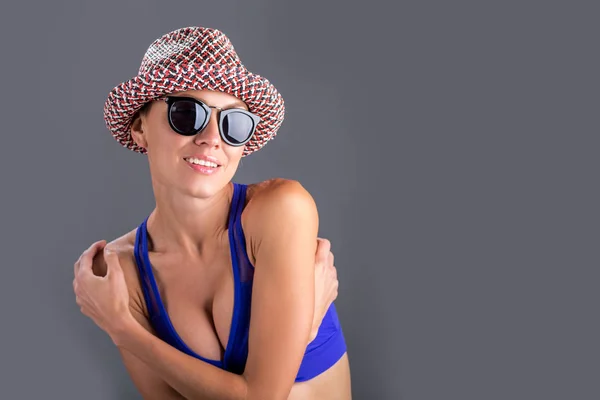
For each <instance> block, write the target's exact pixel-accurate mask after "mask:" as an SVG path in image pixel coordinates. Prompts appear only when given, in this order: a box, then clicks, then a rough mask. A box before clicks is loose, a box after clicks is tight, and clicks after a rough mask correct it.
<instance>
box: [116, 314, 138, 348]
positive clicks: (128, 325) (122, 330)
mask: <svg viewBox="0 0 600 400" xmlns="http://www.w3.org/2000/svg"><path fill="white" fill-rule="evenodd" d="M137 326H140V324H139V322H137V321H136V320H135V318H133V316H132V315H131V314H128V315H127V316H126V317H125V318H123V319H122V320H121V321H120V322H119V323H118V324H116V325H115V326H114V327H113V328H112V331H111V333H110V335H109V336H110V338H111V339H112V341H113V343H114V344H115V346H117V347H125V346H126V344H127V343H128V340H129V337H130V336H131V334H132V333H133V332H134V331H135V329H136V327H137Z"/></svg>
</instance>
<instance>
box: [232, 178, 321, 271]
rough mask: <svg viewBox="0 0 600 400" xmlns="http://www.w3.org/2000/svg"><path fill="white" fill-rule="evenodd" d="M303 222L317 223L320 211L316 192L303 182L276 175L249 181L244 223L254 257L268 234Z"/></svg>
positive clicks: (243, 217) (243, 214) (252, 257)
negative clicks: (312, 191)
mask: <svg viewBox="0 0 600 400" xmlns="http://www.w3.org/2000/svg"><path fill="white" fill-rule="evenodd" d="M304 223H306V224H317V225H318V212H317V206H316V203H315V200H314V198H313V196H312V195H311V194H310V193H309V191H308V190H307V189H306V188H305V187H304V186H303V185H302V184H301V183H300V182H298V181H296V180H291V179H283V178H275V179H269V180H266V181H263V182H258V183H253V184H249V185H248V190H247V196H246V206H245V208H244V211H243V212H242V226H243V229H244V233H245V234H246V242H247V244H248V245H249V249H250V252H249V253H251V254H249V256H251V261H254V256H253V255H254V254H256V250H257V247H258V246H259V245H260V241H261V240H262V239H263V238H264V237H265V235H267V236H268V235H269V234H273V233H274V232H276V231H279V230H281V229H282V227H283V226H284V225H287V226H289V225H290V224H294V225H295V224H304Z"/></svg>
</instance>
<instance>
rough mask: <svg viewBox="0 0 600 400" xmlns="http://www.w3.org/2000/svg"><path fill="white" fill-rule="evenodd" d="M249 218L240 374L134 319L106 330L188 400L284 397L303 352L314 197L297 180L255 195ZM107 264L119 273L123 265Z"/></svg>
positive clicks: (309, 313) (309, 314) (310, 303)
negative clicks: (247, 314) (248, 293)
mask: <svg viewBox="0 0 600 400" xmlns="http://www.w3.org/2000/svg"><path fill="white" fill-rule="evenodd" d="M245 213H246V214H245V218H246V220H245V221H246V226H245V228H244V229H245V232H246V234H247V235H248V237H249V238H250V242H251V249H252V250H251V251H252V253H253V255H254V258H255V272H254V283H253V297H252V309H251V322H250V333H249V343H248V360H247V363H246V369H245V372H244V374H243V375H236V374H233V373H230V372H227V371H224V370H221V369H220V368H217V367H214V366H212V365H210V364H208V363H205V362H203V361H201V360H198V359H196V358H194V357H191V356H188V355H187V354H185V353H182V352H180V351H179V350H177V349H175V348H173V347H171V346H170V345H169V344H167V343H165V342H163V341H162V340H160V339H159V338H157V337H155V336H154V335H152V334H150V333H149V332H148V331H147V330H145V329H144V328H143V327H141V326H140V325H139V323H137V321H135V320H134V319H133V318H127V319H126V321H127V322H126V323H119V324H116V327H114V328H112V329H111V330H110V332H109V330H107V332H108V333H109V334H110V335H111V337H112V339H113V342H114V343H115V344H116V345H117V346H118V347H120V348H123V349H125V350H127V351H129V352H131V353H133V354H134V355H135V356H136V357H138V358H139V359H141V360H142V361H144V362H145V363H146V364H147V365H148V366H150V367H151V368H152V369H153V370H154V371H155V372H156V373H157V374H159V375H160V376H161V377H162V378H163V379H164V380H165V381H166V382H167V383H168V384H169V385H170V386H172V387H173V388H174V389H175V390H177V391H178V392H179V393H181V394H182V395H183V396H185V397H186V398H188V399H215V400H225V399H232V400H256V399H260V400H269V399H273V400H284V399H287V397H288V396H289V393H290V390H291V388H292V386H293V384H294V381H295V377H296V374H297V373H298V369H299V367H300V363H301V361H302V357H303V355H304V352H305V350H306V346H307V343H308V340H309V335H310V330H311V326H312V320H313V312H314V254H315V252H316V248H317V240H316V239H317V233H318V213H317V208H316V205H315V203H314V200H313V198H312V197H311V196H310V194H309V193H308V192H307V191H306V190H305V189H304V188H303V187H302V186H301V185H300V184H298V183H297V182H294V181H284V182H283V183H278V184H276V185H273V187H272V188H268V189H265V190H264V191H263V192H261V193H258V194H256V195H255V196H254V198H253V199H252V201H251V203H250V204H249V205H248V207H247V210H246V211H245ZM107 263H108V268H109V271H110V270H111V269H113V270H115V271H117V274H118V269H119V266H118V260H115V259H114V258H112V259H111V258H107ZM109 275H110V272H109Z"/></svg>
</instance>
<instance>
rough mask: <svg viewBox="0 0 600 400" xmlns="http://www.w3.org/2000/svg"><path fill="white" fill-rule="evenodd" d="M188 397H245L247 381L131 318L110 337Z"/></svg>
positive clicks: (221, 399) (225, 399)
mask: <svg viewBox="0 0 600 400" xmlns="http://www.w3.org/2000/svg"><path fill="white" fill-rule="evenodd" d="M113 341H114V343H115V345H116V346H117V347H119V348H121V349H125V350H127V351H129V352H130V353H132V354H134V355H135V356H136V357H138V358H139V359H140V360H142V361H143V362H144V363H145V364H147V365H148V367H150V368H151V369H152V370H153V371H154V372H155V373H156V374H157V375H159V376H160V377H161V378H162V379H163V380H164V381H165V382H167V383H168V384H169V385H170V386H171V387H173V388H174V389H175V390H177V391H178V392H179V393H181V394H182V395H183V396H185V398H186V399H188V400H196V399H202V400H205V399H213V400H246V399H247V397H246V393H247V383H246V380H245V378H244V377H243V376H240V375H236V374H233V373H230V372H227V371H224V370H222V369H220V368H217V367H215V366H213V365H211V364H208V363H206V362H204V361H202V360H199V359H197V358H194V357H191V356H189V355H187V354H185V353H182V352H181V351H179V350H178V349H176V348H174V347H172V346H170V345H169V344H168V343H165V342H163V341H162V340H160V339H159V338H157V337H156V336H154V335H152V334H151V333H150V332H148V331H147V330H145V329H144V328H143V327H142V326H141V325H139V323H137V321H135V320H133V321H132V322H131V323H130V324H128V325H127V326H126V327H125V328H124V329H122V331H121V332H119V333H117V334H115V335H114V337H113Z"/></svg>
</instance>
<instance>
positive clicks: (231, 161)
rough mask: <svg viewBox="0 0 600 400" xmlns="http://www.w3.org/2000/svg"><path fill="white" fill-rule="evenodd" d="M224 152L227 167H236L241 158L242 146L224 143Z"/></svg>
mask: <svg viewBox="0 0 600 400" xmlns="http://www.w3.org/2000/svg"><path fill="white" fill-rule="evenodd" d="M224 146H226V147H224V150H225V154H226V155H227V160H228V162H227V169H236V168H237V167H238V165H239V164H240V160H241V159H242V154H243V153H244V147H243V146H242V147H231V146H227V145H225V144H224Z"/></svg>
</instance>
